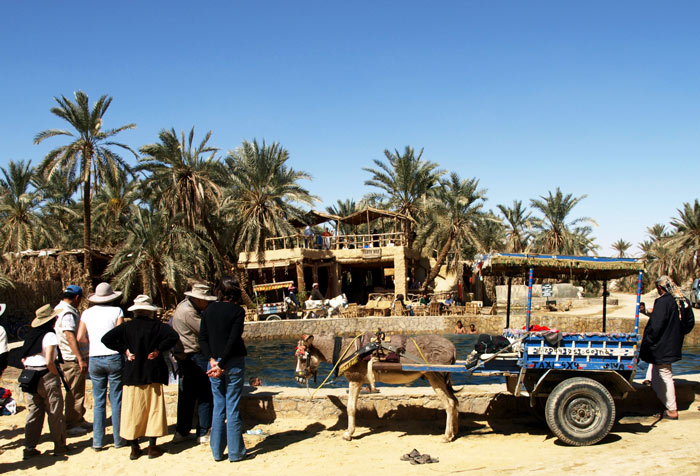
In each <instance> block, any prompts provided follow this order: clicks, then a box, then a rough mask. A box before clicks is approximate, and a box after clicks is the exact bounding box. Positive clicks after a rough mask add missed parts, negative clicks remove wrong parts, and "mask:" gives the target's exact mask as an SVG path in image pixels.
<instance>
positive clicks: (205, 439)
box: [199, 430, 211, 445]
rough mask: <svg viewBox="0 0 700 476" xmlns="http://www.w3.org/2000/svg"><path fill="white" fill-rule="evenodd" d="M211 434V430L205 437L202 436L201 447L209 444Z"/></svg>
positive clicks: (200, 438)
mask: <svg viewBox="0 0 700 476" xmlns="http://www.w3.org/2000/svg"><path fill="white" fill-rule="evenodd" d="M210 433H211V430H209V431H207V433H206V434H205V435H202V436H200V437H199V444H200V445H206V444H208V443H209V434H210Z"/></svg>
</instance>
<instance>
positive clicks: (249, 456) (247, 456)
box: [229, 453, 255, 463]
mask: <svg viewBox="0 0 700 476" xmlns="http://www.w3.org/2000/svg"><path fill="white" fill-rule="evenodd" d="M253 458H255V455H251V454H248V453H246V454H244V455H243V457H242V458H238V459H230V460H229V463H238V462H239V461H243V460H246V459H253Z"/></svg>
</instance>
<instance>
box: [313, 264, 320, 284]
mask: <svg viewBox="0 0 700 476" xmlns="http://www.w3.org/2000/svg"><path fill="white" fill-rule="evenodd" d="M311 279H312V280H313V282H314V283H318V264H316V263H314V265H313V268H311Z"/></svg>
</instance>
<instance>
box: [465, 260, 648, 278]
mask: <svg viewBox="0 0 700 476" xmlns="http://www.w3.org/2000/svg"><path fill="white" fill-rule="evenodd" d="M530 268H533V269H534V276H535V277H536V278H571V279H582V280H601V281H602V280H607V279H617V278H622V277H625V276H631V275H636V274H638V273H639V271H643V270H644V260H641V259H636V258H604V257H599V256H566V255H534V254H518V253H494V254H490V255H477V256H476V257H475V258H474V263H473V264H472V271H473V272H474V273H477V274H482V275H484V276H525V275H527V273H528V271H529V269H530Z"/></svg>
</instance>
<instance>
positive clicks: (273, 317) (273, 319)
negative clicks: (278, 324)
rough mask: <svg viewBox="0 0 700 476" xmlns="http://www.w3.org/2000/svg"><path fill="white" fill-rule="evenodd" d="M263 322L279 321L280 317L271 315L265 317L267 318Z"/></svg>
mask: <svg viewBox="0 0 700 476" xmlns="http://www.w3.org/2000/svg"><path fill="white" fill-rule="evenodd" d="M265 320H266V321H281V320H282V318H281V317H280V316H278V315H277V314H271V315H269V316H267V318H266V319H265Z"/></svg>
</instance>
